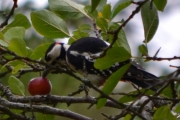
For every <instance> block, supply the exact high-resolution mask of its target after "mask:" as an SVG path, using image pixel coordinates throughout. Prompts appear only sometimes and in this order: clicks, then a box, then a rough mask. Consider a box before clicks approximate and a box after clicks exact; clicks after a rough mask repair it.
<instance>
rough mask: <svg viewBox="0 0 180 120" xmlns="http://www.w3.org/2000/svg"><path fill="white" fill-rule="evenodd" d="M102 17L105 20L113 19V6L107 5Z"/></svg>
mask: <svg viewBox="0 0 180 120" xmlns="http://www.w3.org/2000/svg"><path fill="white" fill-rule="evenodd" d="M102 15H103V17H104V18H105V19H107V20H110V19H111V5H110V4H107V5H105V6H104V8H103V11H102Z"/></svg>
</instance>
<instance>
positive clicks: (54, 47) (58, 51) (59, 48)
mask: <svg viewBox="0 0 180 120" xmlns="http://www.w3.org/2000/svg"><path fill="white" fill-rule="evenodd" d="M68 48H69V45H67V44H64V43H60V42H55V43H52V44H51V45H50V46H49V48H48V49H47V51H46V53H45V61H46V63H47V64H48V65H51V66H52V67H54V66H56V65H61V64H63V63H65V61H66V51H67V50H68ZM48 65H47V66H46V68H45V70H44V72H43V75H42V76H43V77H46V76H47V74H48V73H49V72H50V71H51V72H52V67H48Z"/></svg>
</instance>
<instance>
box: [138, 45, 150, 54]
mask: <svg viewBox="0 0 180 120" xmlns="http://www.w3.org/2000/svg"><path fill="white" fill-rule="evenodd" d="M139 51H140V52H141V54H142V55H143V56H148V49H147V47H146V46H145V45H144V44H142V45H140V46H139Z"/></svg>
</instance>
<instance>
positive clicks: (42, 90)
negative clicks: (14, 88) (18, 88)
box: [28, 77, 51, 95]
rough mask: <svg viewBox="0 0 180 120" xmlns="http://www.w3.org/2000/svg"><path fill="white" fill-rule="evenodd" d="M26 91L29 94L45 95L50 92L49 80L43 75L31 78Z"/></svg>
mask: <svg viewBox="0 0 180 120" xmlns="http://www.w3.org/2000/svg"><path fill="white" fill-rule="evenodd" d="M28 91H29V93H30V94H31V95H47V94H49V93H50V92H51V82H50V81H49V80H48V79H47V78H43V77H37V78H33V79H31V80H30V81H29V84H28Z"/></svg>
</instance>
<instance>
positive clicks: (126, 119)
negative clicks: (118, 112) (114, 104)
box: [124, 114, 132, 120]
mask: <svg viewBox="0 0 180 120" xmlns="http://www.w3.org/2000/svg"><path fill="white" fill-rule="evenodd" d="M131 118H132V116H131V115H130V114H127V115H126V116H125V117H124V120H131Z"/></svg>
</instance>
